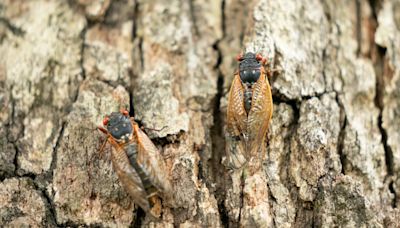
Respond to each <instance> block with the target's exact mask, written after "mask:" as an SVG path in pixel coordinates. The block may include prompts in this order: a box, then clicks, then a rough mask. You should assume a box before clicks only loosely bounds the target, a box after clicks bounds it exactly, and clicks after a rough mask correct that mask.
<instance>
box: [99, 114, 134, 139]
mask: <svg viewBox="0 0 400 228" xmlns="http://www.w3.org/2000/svg"><path fill="white" fill-rule="evenodd" d="M103 124H104V126H105V127H106V128H107V131H108V132H109V133H110V135H111V136H112V137H113V138H114V140H116V141H118V142H126V141H127V140H129V138H130V137H131V135H132V132H133V129H132V124H131V120H130V119H129V114H128V112H127V111H121V112H113V113H111V114H110V115H109V116H106V117H105V118H104V120H103Z"/></svg>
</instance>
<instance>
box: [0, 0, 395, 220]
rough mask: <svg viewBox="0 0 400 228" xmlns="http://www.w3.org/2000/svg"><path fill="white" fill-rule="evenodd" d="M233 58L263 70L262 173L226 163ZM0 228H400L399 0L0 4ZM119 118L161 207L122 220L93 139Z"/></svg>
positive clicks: (112, 180)
mask: <svg viewBox="0 0 400 228" xmlns="http://www.w3.org/2000/svg"><path fill="white" fill-rule="evenodd" d="M241 51H253V52H259V53H262V54H263V55H266V56H267V57H268V58H270V60H271V64H272V65H273V68H276V69H280V71H278V72H275V74H274V75H273V77H272V79H271V81H270V82H271V85H272V92H273V99H274V112H273V117H272V121H271V124H270V127H269V132H268V137H267V138H268V141H267V142H268V143H267V149H266V151H267V153H266V155H265V160H264V162H263V169H261V170H259V171H258V172H256V173H254V174H253V175H248V176H246V177H245V178H242V175H241V173H240V172H239V171H234V172H231V171H228V170H227V169H225V168H224V166H223V165H222V163H221V161H222V160H223V158H224V156H225V143H226V142H225V132H224V127H225V116H226V106H227V92H228V90H229V87H230V83H231V81H232V79H233V73H234V71H235V70H236V69H237V62H236V61H235V58H234V57H235V56H236V55H237V54H238V53H240V52H241ZM0 53H1V57H0V85H1V87H0V104H1V105H0V109H1V110H0V111H1V112H0V121H1V122H0V146H1V153H0V180H1V183H0V226H8V227H20V226H24V227H27V226H32V227H38V226H44V227H56V226H60V227H65V226H70V227H77V226H105V227H116V226H118V227H119V226H121V227H128V226H132V227H147V226H151V227H175V226H178V227H239V226H240V227H242V226H243V227H400V211H399V209H398V208H399V207H400V196H399V195H400V143H399V142H400V133H399V132H400V1H399V0H386V1H379V0H370V1H366V0H355V1H346V0H339V1H332V0H331V1H325V0H311V1H308V0H301V1H284V0H278V1H273V0H253V1H244V0H206V1H199V0H192V1H179V0H172V1H163V0H151V1H145V0H138V1H134V0H71V1H61V0H59V1H57V0H35V1H24V0H2V1H1V2H0ZM120 108H127V109H128V110H129V111H130V114H131V115H132V116H134V117H135V119H136V120H137V122H138V123H139V124H140V125H141V126H143V129H144V131H145V132H146V133H147V135H148V136H149V137H150V138H151V139H152V141H153V142H154V144H155V145H156V146H157V147H158V148H159V150H160V153H161V154H162V155H163V157H164V159H165V162H166V165H167V172H168V175H170V176H171V179H172V183H173V186H174V196H175V201H176V207H175V208H168V207H163V211H162V212H163V214H162V217H161V219H159V220H157V219H154V218H152V217H151V216H149V215H146V213H144V212H143V211H142V210H141V209H139V208H138V207H137V206H135V205H134V202H133V201H132V199H131V198H130V196H129V195H128V193H127V192H126V191H125V190H124V189H123V188H122V187H121V185H120V182H119V180H118V178H117V176H116V174H115V172H114V170H113V168H112V164H111V162H110V153H109V152H110V150H111V147H110V146H109V145H108V146H106V148H105V150H104V152H103V153H100V147H101V145H102V143H103V142H104V140H105V137H104V136H103V135H102V134H101V133H100V132H99V131H97V129H96V126H98V125H100V124H101V121H102V118H103V116H105V115H106V114H109V113H110V112H112V111H118V110H119V109H120Z"/></svg>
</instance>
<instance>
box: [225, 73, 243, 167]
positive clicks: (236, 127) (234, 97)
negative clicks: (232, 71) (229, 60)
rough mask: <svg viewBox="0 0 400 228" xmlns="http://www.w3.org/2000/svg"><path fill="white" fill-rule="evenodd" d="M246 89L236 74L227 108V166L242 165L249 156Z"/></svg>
mask: <svg viewBox="0 0 400 228" xmlns="http://www.w3.org/2000/svg"><path fill="white" fill-rule="evenodd" d="M243 91H244V89H243V86H242V82H241V81H240V76H239V74H236V75H235V77H234V79H233V82H232V86H231V89H230V91H229V98H228V110H227V120H226V121H227V125H226V126H227V127H226V131H227V137H226V138H227V146H226V157H227V163H228V164H227V166H228V167H232V168H236V169H237V168H240V167H242V166H243V165H244V164H245V163H246V161H247V158H248V155H247V153H246V139H245V137H246V135H247V132H246V131H247V113H246V110H245V108H244V103H243V97H244V92H243Z"/></svg>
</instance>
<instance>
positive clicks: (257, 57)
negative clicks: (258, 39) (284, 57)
mask: <svg viewBox="0 0 400 228" xmlns="http://www.w3.org/2000/svg"><path fill="white" fill-rule="evenodd" d="M256 59H257V61H261V60H262V59H263V57H262V55H261V54H260V53H258V54H257V55H256Z"/></svg>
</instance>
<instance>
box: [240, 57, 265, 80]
mask: <svg viewBox="0 0 400 228" xmlns="http://www.w3.org/2000/svg"><path fill="white" fill-rule="evenodd" d="M260 67H261V63H260V62H259V61H258V60H257V59H256V55H255V54H254V53H252V52H248V53H246V54H245V55H244V57H243V59H242V60H241V61H240V63H239V75H240V80H241V81H242V82H243V83H250V84H253V83H255V82H257V81H258V78H260V75H261V72H260Z"/></svg>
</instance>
